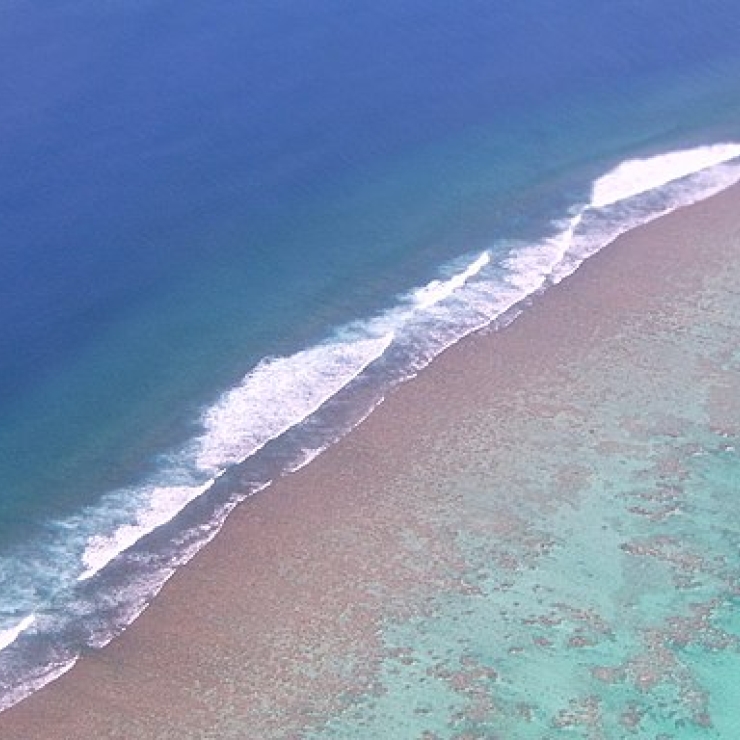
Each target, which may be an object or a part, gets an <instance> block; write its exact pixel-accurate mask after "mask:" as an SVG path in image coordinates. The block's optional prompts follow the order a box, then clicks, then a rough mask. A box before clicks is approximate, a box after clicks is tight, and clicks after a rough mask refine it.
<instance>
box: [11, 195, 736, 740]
mask: <svg viewBox="0 0 740 740" xmlns="http://www.w3.org/2000/svg"><path fill="white" fill-rule="evenodd" d="M738 203H740V186H734V187H733V188H730V189H729V190H727V191H724V192H722V193H720V194H718V195H716V196H713V197H712V198H710V199H708V200H706V201H703V202H701V203H698V204H695V205H693V206H689V207H686V208H683V209H679V210H678V211H676V212H674V213H671V214H669V215H667V216H664V217H662V218H660V219H658V220H656V221H653V222H651V223H649V224H647V225H645V226H641V227H639V228H637V229H635V230H634V231H631V232H629V233H627V234H625V235H623V236H621V237H619V238H618V239H617V240H616V242H614V243H612V244H610V245H609V246H608V247H606V248H605V249H603V250H602V251H601V252H600V253H599V254H597V255H595V256H594V257H591V258H590V259H588V260H587V261H586V262H585V263H584V264H583V265H582V266H581V267H580V268H579V269H578V270H577V271H576V272H575V274H574V275H572V276H571V277H569V278H567V279H565V280H564V281H563V282H562V283H560V284H559V285H557V286H555V287H552V288H550V289H548V290H547V291H546V292H545V293H544V294H542V295H539V296H537V297H536V298H534V299H533V300H532V302H531V305H530V306H528V307H527V309H526V310H525V311H524V312H523V313H522V314H521V315H520V316H519V317H518V318H517V319H516V320H515V321H514V322H513V323H511V324H510V325H508V326H507V327H505V328H503V329H501V330H499V331H493V332H484V333H479V334H476V335H473V336H470V337H467V338H465V339H463V340H462V341H461V342H459V343H458V344H457V345H455V346H453V347H451V348H449V349H448V350H446V351H445V352H444V353H443V354H442V355H440V356H439V357H437V358H436V359H435V360H434V361H433V362H432V363H431V365H430V366H428V367H427V368H425V369H424V370H423V371H421V372H420V374H419V375H418V376H417V377H416V378H414V379H413V380H411V381H408V382H406V383H404V384H402V385H401V386H399V387H398V388H396V389H395V390H394V391H393V392H392V393H391V394H389V396H388V398H387V399H386V400H385V402H384V403H382V404H381V405H380V406H379V407H378V408H376V409H375V410H374V412H373V413H372V414H371V415H370V416H369V417H368V418H367V419H366V420H365V421H364V422H363V423H362V424H361V425H360V426H359V427H357V428H356V429H355V430H353V431H352V432H351V433H350V434H349V435H348V436H347V437H345V438H344V439H342V440H341V441H340V442H338V443H337V444H336V445H334V446H333V447H332V448H330V449H329V450H327V451H325V452H324V453H323V454H321V455H320V456H319V457H318V458H316V459H315V460H313V461H312V462H311V464H310V465H308V466H307V467H305V468H303V469H301V470H299V471H297V472H296V473H294V474H291V475H288V476H286V477H284V478H282V479H281V480H279V481H277V482H276V483H274V484H273V485H272V486H270V487H269V488H267V489H266V490H265V491H263V492H262V493H260V494H259V495H258V496H256V497H254V498H253V499H249V500H248V501H246V502H244V503H243V504H241V505H240V506H239V507H238V508H237V509H236V510H235V511H234V512H232V514H231V515H230V517H229V518H228V520H227V522H226V524H225V526H224V528H223V529H222V531H221V532H220V533H219V534H218V535H217V536H216V538H215V539H214V540H213V541H212V542H211V543H210V544H208V545H207V546H206V547H205V548H204V549H203V550H202V551H201V552H200V553H199V554H198V555H197V556H196V557H195V558H194V559H193V560H192V561H191V562H190V563H189V564H188V565H186V566H185V567H184V568H182V569H181V570H180V571H178V572H177V573H176V574H175V575H174V576H173V578H172V579H171V580H170V581H169V582H168V583H167V584H166V585H165V587H164V588H163V590H162V592H161V593H160V594H159V596H158V597H157V598H156V599H155V600H154V601H153V603H152V604H151V605H150V606H149V608H148V609H147V610H146V611H145V612H144V614H142V615H141V616H140V617H139V619H138V620H136V621H135V622H134V623H133V624H132V625H131V626H130V627H129V628H128V629H127V630H126V632H125V633H124V634H123V635H122V636H121V637H119V638H117V639H116V640H114V642H113V643H111V644H110V645H109V646H107V647H106V648H104V649H102V650H100V651H93V652H91V653H90V654H89V655H86V656H84V657H83V658H82V659H81V660H80V661H79V663H78V664H77V665H76V666H75V667H74V668H73V669H72V670H71V671H69V672H68V673H67V674H65V675H64V676H62V677H61V678H59V679H57V680H56V681H54V682H53V683H51V684H49V685H48V686H47V687H45V688H43V689H41V690H40V691H38V692H36V693H35V694H34V695H32V696H31V697H29V698H27V699H26V700H24V701H22V702H21V703H20V704H18V705H16V706H15V707H12V708H11V709H9V710H7V711H5V712H3V713H2V714H0V735H3V736H7V737H9V738H15V737H18V738H24V740H32V739H33V738H37V737H38V738H45V740H52V739H53V738H55V737H59V738H70V737H74V738H80V739H81V740H84V738H87V737H89V738H117V737H121V738H123V737H126V738H149V737H151V738H154V737H156V738H162V737H170V736H172V737H178V738H182V737H206V736H210V735H208V733H214V734H213V735H212V736H214V737H219V738H222V737H234V738H236V737H255V738H257V737H259V738H265V737H299V736H301V735H300V733H301V732H302V731H303V730H304V729H305V728H306V727H311V726H316V725H321V724H322V722H323V720H324V719H325V718H328V717H331V716H333V715H336V714H337V713H339V712H340V711H341V710H342V709H343V708H344V707H346V706H347V705H348V704H350V703H351V702H352V701H353V700H354V698H356V697H358V696H360V695H364V694H372V693H373V692H374V691H378V690H379V689H378V686H377V683H376V682H377V676H378V672H379V667H380V662H381V658H380V657H379V656H380V655H381V654H382V652H383V651H382V645H381V642H382V635H381V634H380V632H381V628H382V626H383V625H384V624H387V623H389V622H394V621H403V620H407V619H408V618H409V617H411V616H417V617H418V616H420V615H424V614H425V613H427V611H428V610H429V609H430V608H431V606H430V603H431V601H432V600H433V599H435V598H437V597H438V596H439V595H440V594H446V595H448V596H452V597H455V596H456V595H461V596H462V595H465V594H467V593H468V592H470V590H471V589H474V584H472V583H471V582H470V580H469V578H467V568H466V563H465V556H464V553H463V552H461V549H460V545H459V542H457V541H456V539H455V536H454V533H453V532H451V531H450V521H451V519H454V517H457V519H456V521H461V519H460V518H461V517H462V519H463V520H465V523H466V526H468V527H469V528H475V526H476V522H475V521H474V519H475V517H474V512H468V513H466V512H464V511H463V512H462V514H461V513H460V512H456V513H454V514H453V513H451V512H450V507H451V506H452V502H450V500H449V495H448V494H449V489H448V488H447V487H446V485H447V482H446V480H445V477H444V471H443V470H442V467H443V465H444V464H450V465H452V464H453V463H450V460H452V457H449V458H448V457H447V453H446V450H447V449H449V448H450V447H451V446H454V444H455V442H454V440H455V438H456V437H457V436H459V435H460V434H461V432H460V430H465V434H466V435H468V436H469V435H470V430H471V429H473V428H476V429H477V428H478V426H480V425H483V426H485V425H491V424H492V421H491V420H496V419H498V420H506V419H508V418H510V417H511V415H512V414H513V411H514V410H521V408H522V407H523V406H526V409H527V414H529V415H530V416H534V417H536V418H538V419H539V420H540V421H542V420H549V419H552V418H554V417H556V416H557V415H558V414H559V413H560V407H557V404H554V405H553V407H548V402H547V397H548V396H547V394H548V386H552V385H555V386H557V385H558V384H561V385H565V384H567V383H568V382H570V381H569V380H568V378H567V377H565V376H569V375H570V374H571V372H572V368H573V367H577V366H579V364H583V363H585V362H587V361H590V360H591V359H592V358H593V356H594V354H598V353H599V352H602V351H604V350H606V349H608V348H609V347H610V346H611V345H612V344H613V343H614V342H615V341H617V340H619V339H620V338H621V337H622V335H623V334H624V332H625V330H626V329H627V330H629V331H633V330H634V329H635V327H639V328H640V330H641V331H642V332H645V331H649V330H650V328H651V326H652V324H651V321H653V320H655V321H657V320H658V319H657V318H654V317H660V320H661V321H663V320H665V316H664V315H665V313H666V311H669V312H670V311H672V312H673V316H674V317H676V316H679V314H680V310H683V309H682V308H681V306H679V303H680V302H681V301H689V302H690V300H691V299H692V297H693V296H696V295H698V294H699V293H700V291H701V290H702V289H703V287H704V284H705V280H706V279H707V277H708V276H712V275H718V274H721V272H722V270H723V269H724V266H725V265H726V264H727V257H728V255H732V254H734V255H736V254H737V249H740V244H738V243H737V242H735V247H736V250H735V251H734V252H732V243H731V242H732V239H731V238H730V236H731V235H732V234H734V235H735V236H737V234H738V230H739V229H740V221H739V220H738V219H737V218H736V217H735V215H734V214H735V213H736V212H737V208H736V206H737V204H738ZM719 232H721V234H719ZM707 234H710V235H711V239H709V240H706V239H705V241H704V242H702V237H707ZM728 235H729V236H728ZM709 242H713V243H712V244H710V243H709ZM700 245H701V246H702V247H703V248H702V253H701V254H699V252H698V247H699V246H700ZM681 305H683V304H681ZM687 305H688V304H687ZM675 321H676V322H677V323H680V322H678V319H675ZM531 399H538V400H537V402H536V403H535V402H533V401H531ZM543 399H545V400H543ZM732 421H733V420H732V419H731V418H730V415H729V414H728V419H727V423H726V426H727V427H728V428H729V427H730V425H731V424H732ZM500 426H502V425H500ZM486 428H487V427H486ZM489 431H490V430H489ZM507 434H508V435H509V437H507ZM494 436H495V437H496V439H497V442H498V444H500V445H501V449H505V448H506V446H507V445H509V446H510V447H511V448H512V449H513V448H516V447H517V446H518V440H517V437H516V430H512V431H511V432H509V431H507V430H506V429H499V430H498V431H496V434H495V435H494ZM468 451H469V450H468ZM457 452H459V450H457ZM454 465H455V466H456V468H455V469H454V470H448V473H449V476H450V478H456V477H459V476H460V475H461V474H463V473H464V474H465V475H472V474H473V473H474V472H476V465H477V463H476V459H475V456H474V455H472V454H471V455H469V457H468V459H466V460H460V459H459V455H458V459H457V461H456V462H454ZM573 475H574V476H575V475H576V472H574V473H573ZM438 482H439V485H438V487H437V483H438ZM455 503H459V502H455ZM538 505H539V504H538ZM553 506H556V505H555V504H553ZM515 519H516V517H512V519H511V521H499V522H498V524H497V525H496V526H497V527H499V530H498V531H494V532H491V531H488V530H487V534H488V535H489V536H490V535H495V536H500V537H502V538H506V539H512V540H513V539H516V538H517V537H522V536H523V535H524V533H525V529H524V528H522V525H521V522H518V521H516V520H515ZM70 706H74V707H75V710H74V713H71V712H70V709H69V707H70ZM245 732H246V733H247V734H246V735H245V734H244V733H245Z"/></svg>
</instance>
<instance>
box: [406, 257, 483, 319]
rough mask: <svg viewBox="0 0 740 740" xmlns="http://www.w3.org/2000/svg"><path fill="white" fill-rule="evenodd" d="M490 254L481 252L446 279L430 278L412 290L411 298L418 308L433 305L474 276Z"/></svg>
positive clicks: (447, 296)
mask: <svg viewBox="0 0 740 740" xmlns="http://www.w3.org/2000/svg"><path fill="white" fill-rule="evenodd" d="M490 261H491V255H490V254H489V253H488V252H483V253H482V254H481V255H480V256H479V257H478V258H477V259H476V260H474V261H473V262H472V263H471V264H469V265H468V266H467V267H466V268H465V269H464V270H462V271H461V272H458V273H456V274H455V275H453V276H452V277H451V278H449V279H447V280H432V282H430V283H428V284H427V285H425V286H424V287H423V288H419V289H418V290H415V291H414V292H413V294H412V295H413V299H414V302H415V303H416V305H417V307H418V308H421V309H425V308H430V307H431V306H434V305H436V304H438V303H440V302H441V301H443V300H445V298H449V297H450V296H451V295H452V294H453V293H454V292H455V291H456V290H459V289H460V288H462V287H463V286H464V285H465V284H466V283H467V282H468V280H470V279H471V278H473V277H475V276H476V275H477V274H478V273H479V272H480V271H481V270H482V269H483V268H484V267H485V266H486V265H487V264H488V263H489V262H490Z"/></svg>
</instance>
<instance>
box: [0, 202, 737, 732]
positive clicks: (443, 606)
mask: <svg viewBox="0 0 740 740" xmlns="http://www.w3.org/2000/svg"><path fill="white" fill-rule="evenodd" d="M738 214H740V189H738V188H734V189H733V190H730V191H727V192H725V193H723V194H721V195H719V196H716V197H714V198H713V199H711V200H709V201H706V202H704V203H701V204H698V205H695V206H691V207H689V208H685V209H683V210H680V211H678V212H676V213H673V214H671V215H669V216H667V217H664V218H662V219H660V220H658V221H656V222H653V223H652V224H649V225H648V226H645V227H642V228H640V229H638V230H636V231H634V232H631V233H630V234H628V235H626V236H624V237H622V238H620V239H619V240H618V241H617V242H616V243H615V244H614V245H612V246H610V247H609V248H607V249H606V250H605V251H604V252H602V253H601V254H599V255H597V256H596V257H594V258H592V259H591V260H590V261H588V262H587V263H586V264H585V265H584V266H583V267H582V268H580V269H579V270H578V272H577V273H576V274H575V275H574V276H573V277H571V278H569V279H567V280H565V281H564V282H563V283H561V284H560V285H558V286H557V287H555V288H552V289H550V290H549V291H547V292H546V293H545V294H544V295H543V296H541V297H539V298H538V299H537V300H536V301H535V302H534V305H532V306H530V307H529V308H527V310H526V311H525V312H524V313H523V315H522V316H521V317H520V318H519V319H517V320H516V321H515V322H514V323H513V324H511V325H510V326H509V327H507V328H505V329H502V330H500V331H492V332H488V333H486V334H484V335H478V336H475V337H472V338H470V339H468V340H466V341H464V342H462V343H461V344H459V345H458V346H456V347H454V348H452V349H451V350H449V351H447V352H446V353H445V354H444V355H443V356H441V357H440V358H438V359H437V360H436V361H435V362H434V363H432V365H431V366H430V367H429V368H427V369H426V370H425V371H423V372H422V373H421V374H420V376H419V377H417V378H416V379H414V380H413V381H411V382H409V383H407V384H405V385H403V386H401V387H400V388H398V389H397V390H396V392H394V393H393V394H391V396H390V397H389V398H387V399H386V401H385V402H384V403H383V404H382V405H381V406H380V407H379V408H378V409H377V410H376V411H375V412H374V413H373V414H372V415H371V416H370V417H369V419H368V420H367V421H366V422H365V423H364V424H363V425H361V426H360V427H359V428H358V429H356V430H355V431H354V432H353V433H351V434H350V435H349V436H348V437H346V438H345V439H344V440H343V441H341V442H340V443H339V444H337V445H336V446H335V447H333V448H332V449H330V450H329V451H328V452H326V453H325V454H323V455H321V456H320V457H319V458H317V459H316V460H315V461H314V462H313V463H311V464H310V465H309V466H308V467H306V468H304V469H303V470H301V471H299V472H298V473H295V474H293V475H290V476H287V477H286V478H284V479H283V480H282V481H280V482H279V483H277V484H275V485H273V486H272V487H270V488H268V489H267V490H265V491H264V492H263V493H262V494H261V495H259V496H258V497H256V498H254V499H252V500H250V501H248V502H247V503H245V504H243V505H242V506H241V507H240V508H238V509H237V510H236V511H235V512H234V514H233V515H232V517H231V518H230V520H229V521H228V523H227V525H226V526H225V528H224V530H223V532H222V533H221V534H220V535H219V536H218V537H217V538H216V539H215V540H214V542H212V543H211V544H210V545H209V546H208V547H207V548H205V550H203V551H202V552H201V553H200V554H199V555H198V556H197V557H196V558H195V560H194V561H193V562H192V563H191V564H190V565H189V566H187V567H186V568H185V569H184V570H182V571H181V572H179V573H178V574H177V575H176V576H175V577H174V578H173V579H172V580H171V581H170V582H169V584H168V585H167V586H166V588H165V589H164V591H163V592H162V594H161V595H160V597H159V598H158V599H157V600H155V602H154V603H153V604H152V606H151V607H150V608H149V609H148V611H147V612H146V613H145V614H144V615H143V616H142V617H141V618H140V619H139V620H138V621H137V622H136V623H135V624H134V625H133V626H132V627H130V628H129V630H128V631H127V632H126V633H125V634H124V635H123V637H121V638H120V639H118V640H117V641H115V642H114V643H113V644H112V645H110V646H109V647H107V648H105V649H103V650H102V651H99V652H95V653H92V654H90V655H88V656H85V657H84V658H83V659H82V660H81V661H80V662H79V663H78V665H77V666H76V667H75V668H74V669H73V670H72V671H70V672H69V673H68V674H66V675H65V676H64V677H62V678H61V679H59V680H58V681H57V682H55V683H54V684H52V685H50V686H48V687H46V688H45V689H43V690H41V691H40V692H38V693H37V694H36V695H34V696H32V697H31V698H29V699H27V700H26V701H24V702H22V703H21V704H19V705H17V706H16V707H14V708H12V709H10V710H8V711H7V712H5V713H3V714H1V715H0V737H2V738H13V739H15V738H19V739H20V738H23V739H24V740H33V739H34V738H40V739H41V738H43V739H44V740H54V739H56V738H59V739H60V740H61V739H62V738H63V739H64V740H70V738H75V739H77V738H79V739H80V740H84V739H87V738H91V739H92V738H96V739H101V738H126V739H127V740H138V739H139V738H142V739H143V738H178V739H181V738H219V739H226V738H233V739H237V738H239V739H242V738H250V739H251V738H255V739H257V738H260V739H265V738H298V737H306V738H394V739H401V738H424V739H425V740H432V738H460V739H462V738H499V737H500V738H516V739H517V740H519V739H524V740H526V739H527V738H544V737H546V738H558V737H564V738H565V737H567V738H573V737H576V738H609V739H611V738H621V737H639V738H661V740H666V739H667V738H681V739H682V740H683V739H685V738H734V737H737V736H740V716H738V713H737V710H736V707H737V706H740V654H739V645H740V617H738V614H737V601H738V596H739V594H740V582H739V581H738V574H739V573H740V567H738V566H740V562H739V561H740V550H739V549H738V541H739V540H740V518H739V517H738V504H737V490H738V481H740V452H739V451H738V448H737V445H738V435H740V401H739V400H738V399H740V372H739V370H740V351H738V337H740V291H738V289H737V286H738V285H740V259H738V258H739V257H740V216H738Z"/></svg>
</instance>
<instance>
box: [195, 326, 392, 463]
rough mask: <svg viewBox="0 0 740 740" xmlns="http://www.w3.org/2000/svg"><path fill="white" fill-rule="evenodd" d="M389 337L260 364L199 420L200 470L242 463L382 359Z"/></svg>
mask: <svg viewBox="0 0 740 740" xmlns="http://www.w3.org/2000/svg"><path fill="white" fill-rule="evenodd" d="M392 341H393V333H392V332H388V333H385V334H383V335H382V336H378V337H369V338H367V339H361V340H358V341H351V342H343V341H337V342H332V343H327V344H320V345H318V346H316V347H312V348H310V349H307V350H303V351H302V352H298V353H296V354H294V355H291V356H290V357H279V358H273V359H267V360H264V361H263V362H261V363H260V364H259V365H258V366H257V367H256V368H255V369H254V370H252V372H250V373H249V374H248V375H247V376H246V377H245V378H244V380H243V381H242V382H241V383H240V384H239V385H238V386H236V387H235V388H232V389H231V390H230V391H228V392H227V393H224V394H223V396H221V398H220V399H219V400H218V401H217V402H216V403H215V404H214V405H213V406H212V407H211V408H209V409H208V410H207V411H206V413H205V416H204V419H203V425H204V427H205V434H203V435H202V436H201V437H200V438H199V439H198V440H197V443H196V444H197V452H196V462H197V466H198V468H199V469H201V470H210V471H215V470H221V469H223V468H224V467H227V466H229V465H234V464H235V463H238V462H241V461H242V460H245V459H246V458H247V457H249V456H250V455H253V454H254V453H255V452H256V451H257V450H259V449H261V448H262V447H263V446H264V445H265V444H267V442H269V441H270V440H272V439H275V438H276V437H279V436H280V435H281V434H283V433H284V432H286V431H287V430H288V429H290V428H291V427H294V426H295V425H296V424H299V423H300V422H302V421H303V420H305V419H306V418H307V417H309V416H310V415H311V414H313V413H314V412H315V411H316V410H317V409H318V408H319V407H321V406H322V405H323V404H324V403H326V401H328V400H329V399H330V398H331V397H332V396H334V395H336V394H337V393H338V392H339V391H340V390H341V389H342V388H344V387H345V386H346V385H347V384H348V383H350V382H351V381H352V380H354V379H355V378H356V377H357V376H358V375H360V373H362V372H363V370H365V369H366V368H367V366H368V365H370V364H371V363H372V362H374V361H375V360H377V359H378V358H379V357H381V356H382V355H383V353H384V352H385V351H386V350H387V349H388V347H389V346H390V345H391V342H392Z"/></svg>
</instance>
